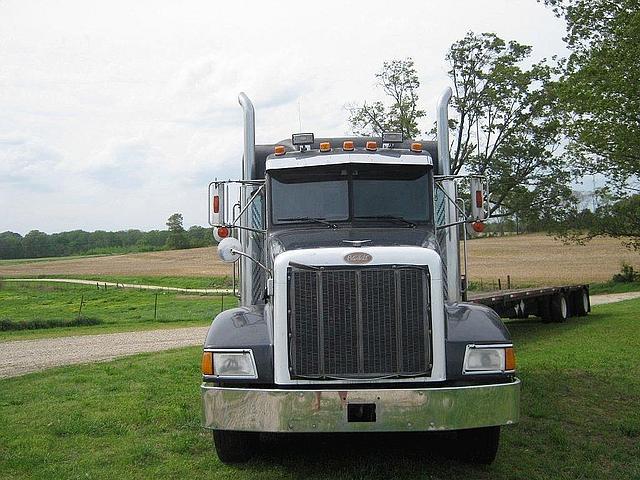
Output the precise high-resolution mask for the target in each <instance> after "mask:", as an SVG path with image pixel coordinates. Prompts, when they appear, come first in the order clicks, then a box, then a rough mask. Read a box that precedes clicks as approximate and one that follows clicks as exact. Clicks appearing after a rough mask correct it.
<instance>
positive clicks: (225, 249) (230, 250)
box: [218, 237, 242, 263]
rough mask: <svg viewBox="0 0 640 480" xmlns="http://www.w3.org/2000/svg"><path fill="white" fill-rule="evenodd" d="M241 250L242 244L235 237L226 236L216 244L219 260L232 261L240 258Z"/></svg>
mask: <svg viewBox="0 0 640 480" xmlns="http://www.w3.org/2000/svg"><path fill="white" fill-rule="evenodd" d="M238 252H242V244H241V243H240V240H238V239H237V238H235V237H227V238H225V239H223V240H222V241H220V243H219V244H218V256H219V257H220V260H222V261H223V262H226V263H234V262H236V261H238V259H239V258H240V254H239V253H238Z"/></svg>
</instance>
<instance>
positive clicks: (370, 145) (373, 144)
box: [366, 142, 378, 152]
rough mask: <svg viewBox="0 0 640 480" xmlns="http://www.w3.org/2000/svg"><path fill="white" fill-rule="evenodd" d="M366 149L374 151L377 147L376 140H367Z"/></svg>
mask: <svg viewBox="0 0 640 480" xmlns="http://www.w3.org/2000/svg"><path fill="white" fill-rule="evenodd" d="M366 148H367V150H369V151H370V152H375V151H376V150H377V149H378V142H367V147H366Z"/></svg>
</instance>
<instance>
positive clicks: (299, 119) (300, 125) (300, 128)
mask: <svg viewBox="0 0 640 480" xmlns="http://www.w3.org/2000/svg"><path fill="white" fill-rule="evenodd" d="M298 128H299V130H298V131H299V132H301V131H302V114H301V113H300V99H298Z"/></svg>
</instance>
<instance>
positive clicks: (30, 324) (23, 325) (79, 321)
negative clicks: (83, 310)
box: [0, 317, 102, 332]
mask: <svg viewBox="0 0 640 480" xmlns="http://www.w3.org/2000/svg"><path fill="white" fill-rule="evenodd" d="M101 323H102V320H100V319H98V318H88V317H78V318H74V319H73V320H21V321H19V322H14V321H13V320H9V319H2V320H0V332H7V331H9V330H39V329H42V328H57V327H84V326H87V325H100V324H101Z"/></svg>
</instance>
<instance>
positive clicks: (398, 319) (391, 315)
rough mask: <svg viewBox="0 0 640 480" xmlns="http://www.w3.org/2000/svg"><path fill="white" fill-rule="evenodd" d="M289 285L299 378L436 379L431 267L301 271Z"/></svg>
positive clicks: (291, 275) (292, 271)
mask: <svg viewBox="0 0 640 480" xmlns="http://www.w3.org/2000/svg"><path fill="white" fill-rule="evenodd" d="M287 278H288V291H289V295H288V328H289V339H290V344H289V362H290V372H291V376H292V377H294V378H295V377H298V378H354V377H379V376H402V375H407V376H414V375H427V374H429V372H430V370H431V327H430V325H431V318H430V309H429V304H430V302H429V270H428V269H427V267H422V266H420V267H417V266H376V267H358V268H353V267H352V268H345V267H325V268H316V267H305V266H302V265H300V266H295V267H294V266H292V267H290V268H289V271H288V276H287Z"/></svg>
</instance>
